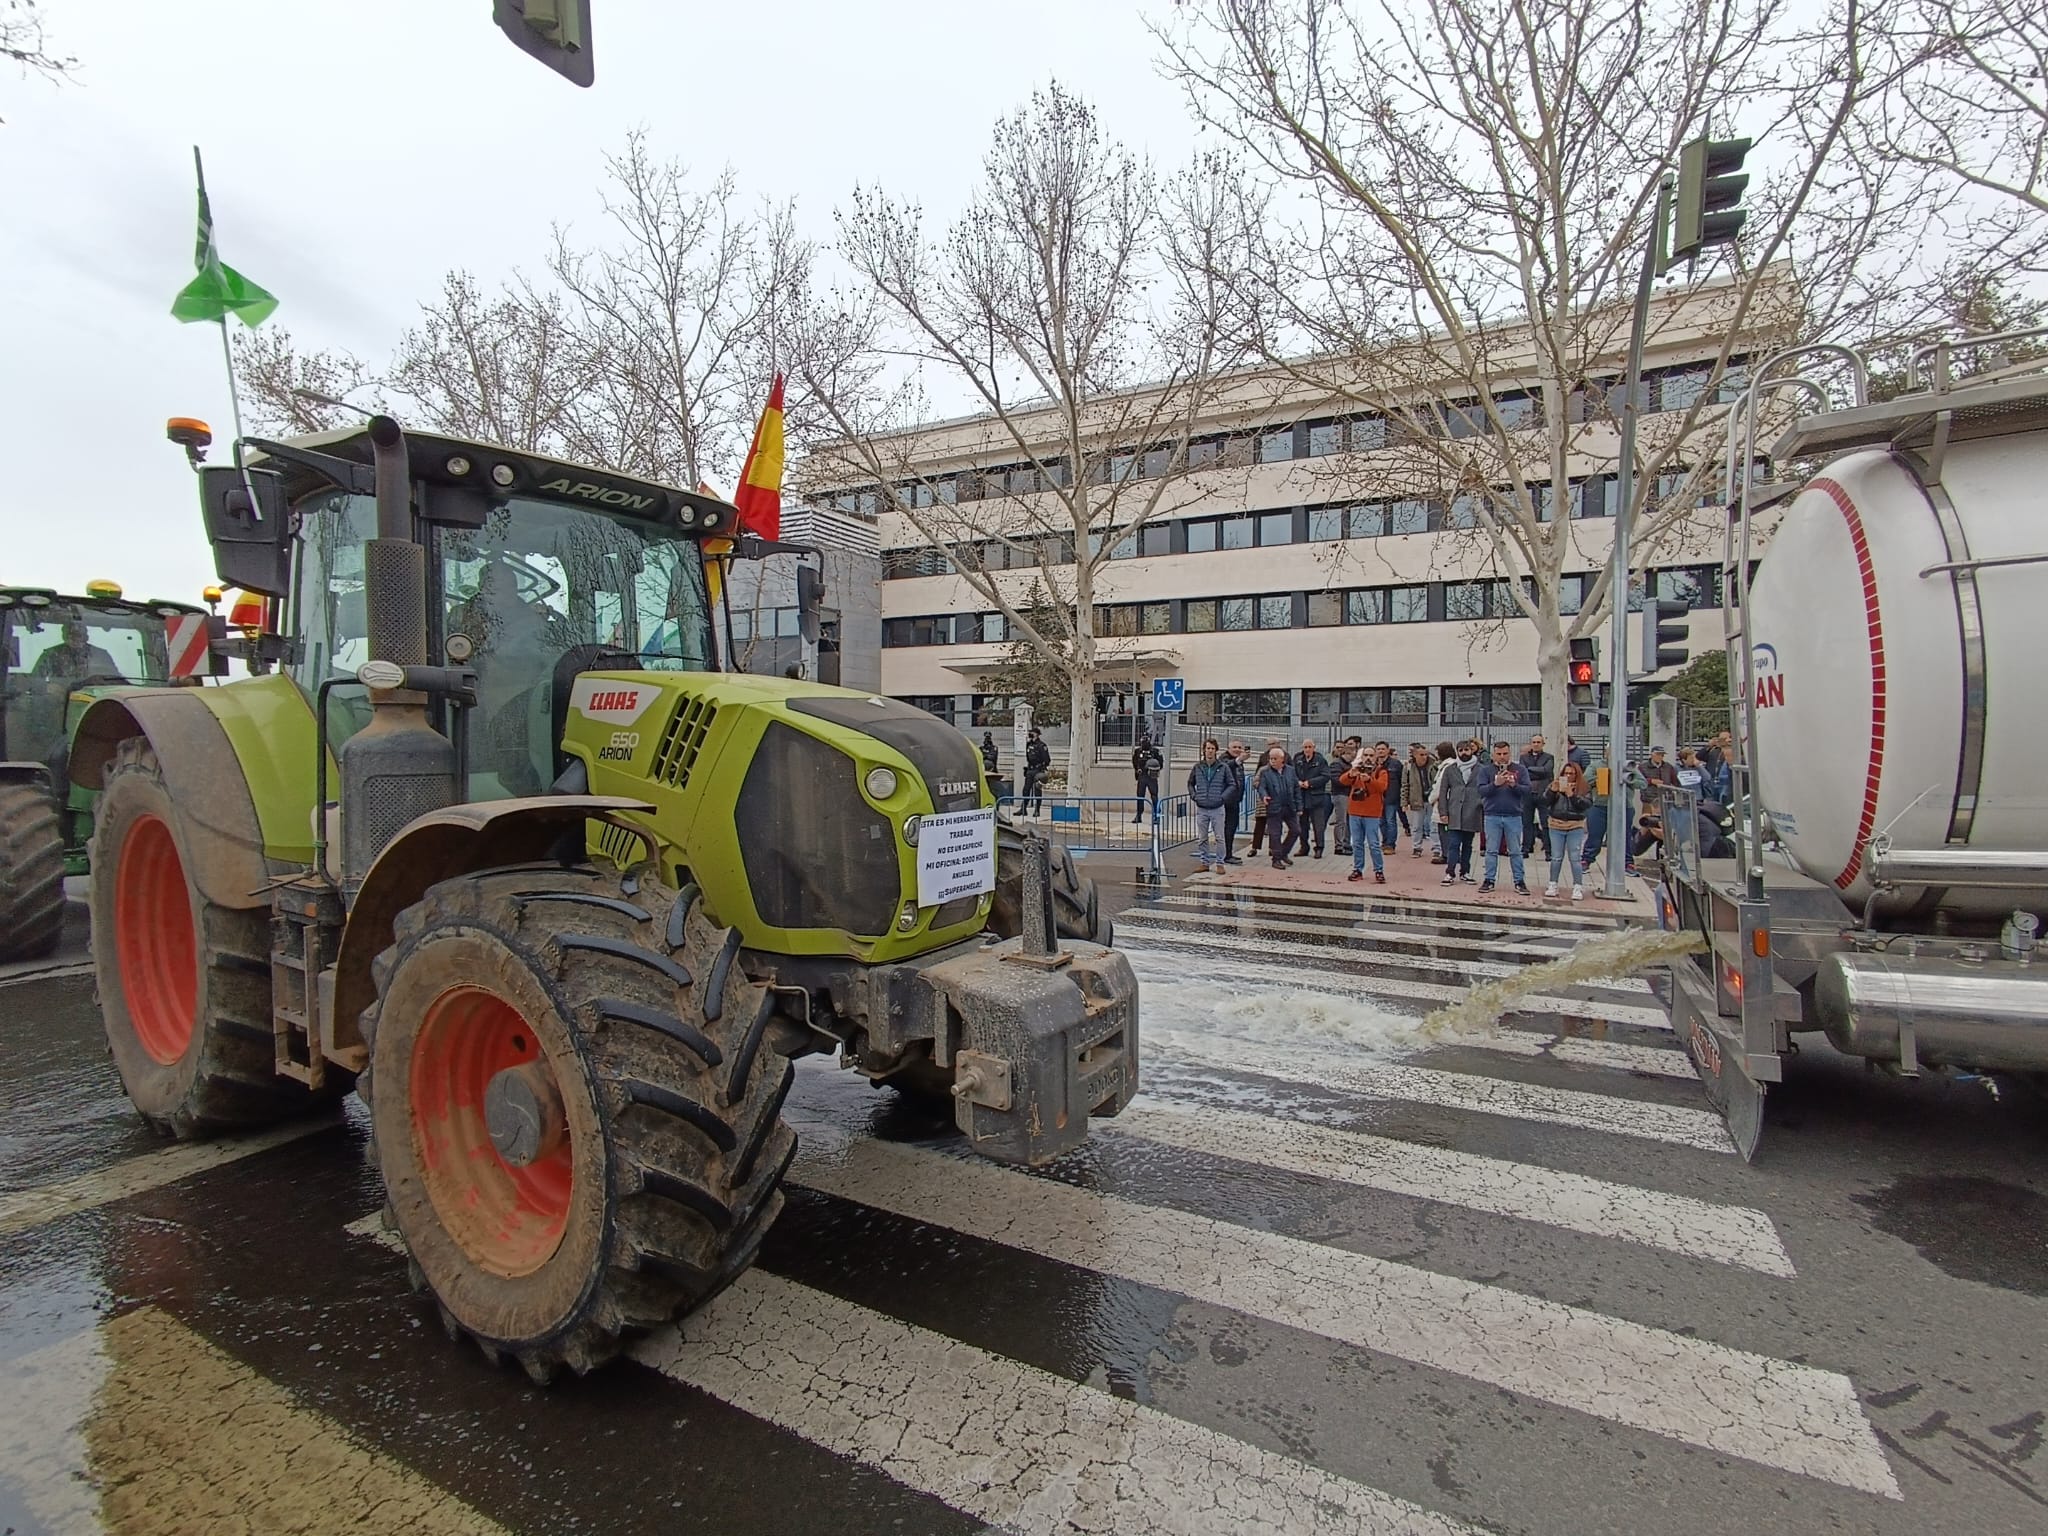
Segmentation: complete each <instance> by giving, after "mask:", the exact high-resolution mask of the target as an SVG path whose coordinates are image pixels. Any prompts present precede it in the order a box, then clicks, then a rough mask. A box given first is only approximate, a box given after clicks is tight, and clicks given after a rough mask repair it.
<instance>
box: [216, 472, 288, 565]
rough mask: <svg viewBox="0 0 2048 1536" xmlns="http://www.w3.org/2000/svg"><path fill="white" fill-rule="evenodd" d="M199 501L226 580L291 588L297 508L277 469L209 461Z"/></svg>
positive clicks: (217, 562)
mask: <svg viewBox="0 0 2048 1536" xmlns="http://www.w3.org/2000/svg"><path fill="white" fill-rule="evenodd" d="M199 501H200V506H201V508H202V509H203V511H204V513H205V517H206V538H207V541H208V542H209V543H210V544H212V545H213V568H214V570H215V571H216V572H218V573H219V576H220V579H221V582H222V583H223V584H224V585H226V586H231V587H240V588H242V589H243V590H244V591H248V592H260V593H262V594H263V595H264V596H266V597H283V596H284V595H285V594H286V593H287V592H288V591H290V590H291V580H292V539H291V512H290V508H288V507H287V506H286V505H285V499H284V482H283V480H282V479H281V478H280V476H279V475H278V473H277V471H275V470H268V469H250V470H240V469H236V468H234V467H233V466H231V465H226V464H218V465H214V464H209V465H206V466H203V467H202V468H201V469H200V471H199Z"/></svg>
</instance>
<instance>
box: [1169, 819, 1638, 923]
mask: <svg viewBox="0 0 2048 1536" xmlns="http://www.w3.org/2000/svg"><path fill="white" fill-rule="evenodd" d="M1238 853H1239V857H1241V858H1243V859H1244V863H1243V864H1241V865H1236V864H1233V865H1228V866H1226V867H1225V869H1224V872H1223V873H1222V874H1212V875H1202V874H1195V873H1192V872H1190V873H1187V874H1186V875H1185V876H1184V877H1182V878H1184V881H1185V883H1186V884H1187V885H1189V886H1202V885H1228V886H1251V887H1255V888H1257V889H1259V890H1273V891H1313V892H1315V893H1316V894H1317V895H1329V894H1333V893H1342V892H1347V891H1348V892H1352V893H1358V892H1364V893H1366V894H1368V895H1372V894H1377V895H1381V896H1386V895H1398V896H1407V897H1412V898H1417V899H1427V900H1430V901H1445V902H1457V903H1460V904H1466V905H1471V906H1479V907H1512V908H1547V909H1552V910H1557V911H1564V912H1584V913H1589V914H1593V915H1596V916H1600V917H1620V918H1624V919H1626V920H1628V921H1630V922H1638V923H1647V924H1651V925H1654V924H1655V923H1656V921H1657V904H1656V897H1655V895H1654V894H1653V893H1652V891H1651V889H1650V887H1649V885H1648V883H1647V882H1645V881H1643V880H1642V879H1640V878H1637V877H1634V876H1631V877H1630V879H1629V881H1628V892H1629V894H1628V897H1627V899H1626V900H1623V901H1608V900H1605V899H1604V898H1602V897H1601V896H1600V895H1599V892H1600V891H1601V889H1602V888H1603V884H1604V881H1605V879H1606V873H1605V871H1604V870H1603V869H1602V868H1601V867H1600V866H1599V865H1598V864H1595V866H1594V868H1593V873H1592V878H1591V883H1589V884H1588V885H1587V887H1586V899H1585V900H1584V901H1573V900H1572V899H1571V886H1570V884H1569V883H1568V882H1562V881H1561V882H1559V894H1558V895H1557V896H1556V897H1554V898H1550V899H1546V898H1545V897H1544V895H1543V885H1544V880H1545V877H1546V876H1547V875H1548V874H1549V870H1550V861H1549V860H1548V859H1547V858H1546V859H1544V860H1542V861H1541V862H1539V861H1538V860H1536V859H1533V858H1532V859H1529V860H1527V861H1526V863H1525V866H1524V873H1525V875H1526V877H1527V880H1528V884H1529V891H1530V894H1529V895H1527V896H1518V895H1516V894H1515V889H1514V884H1513V879H1512V877H1511V876H1510V875H1509V873H1508V861H1507V859H1506V858H1505V857H1503V858H1502V859H1501V861H1500V886H1499V889H1497V890H1493V891H1489V892H1487V893H1486V894H1485V895H1481V894H1480V891H1479V887H1478V885H1477V884H1473V885H1445V884H1444V883H1443V878H1444V867H1443V865H1441V864H1433V863H1431V862H1430V858H1429V855H1428V854H1425V855H1424V856H1423V857H1421V858H1419V859H1418V858H1416V857H1415V856H1414V855H1413V854H1412V853H1411V852H1410V851H1409V847H1408V843H1407V841H1406V839H1403V841H1402V844H1401V846H1400V848H1399V849H1398V850H1396V851H1395V852H1394V853H1392V854H1389V855H1388V856H1387V860H1386V866H1387V883H1386V884H1385V885H1376V884H1374V882H1373V878H1372V859H1371V857H1370V856H1369V855H1368V857H1367V859H1366V864H1365V879H1364V880H1363V881H1362V882H1358V883H1354V882H1353V881H1352V880H1351V879H1350V874H1351V859H1350V856H1349V855H1348V854H1347V855H1344V856H1341V857H1340V856H1339V855H1338V854H1337V852H1336V851H1335V849H1334V848H1330V849H1327V850H1326V851H1325V854H1324V857H1322V858H1320V859H1318V858H1314V857H1311V856H1308V855H1305V854H1297V855H1296V856H1295V860H1294V867H1293V868H1292V869H1275V868H1273V866H1272V863H1271V861H1270V859H1269V858H1268V857H1267V856H1266V855H1265V854H1263V853H1262V854H1260V855H1259V856H1258V858H1256V859H1254V858H1252V857H1251V855H1250V854H1248V853H1246V852H1245V851H1244V849H1243V847H1242V846H1240V847H1239V850H1238ZM1188 868H1189V870H1190V871H1191V870H1192V864H1191V863H1190V864H1189V866H1188ZM1484 871H1485V861H1484V859H1483V858H1480V857H1475V858H1474V859H1473V861H1472V874H1473V879H1474V880H1475V881H1477V880H1478V878H1479V877H1480V876H1481V875H1482V874H1483V873H1484Z"/></svg>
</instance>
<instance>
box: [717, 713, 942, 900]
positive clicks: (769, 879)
mask: <svg viewBox="0 0 2048 1536" xmlns="http://www.w3.org/2000/svg"><path fill="white" fill-rule="evenodd" d="M854 772H855V769H854V762H853V759H852V758H850V757H848V756H847V755H846V754H845V753H844V752H841V751H839V750H838V749H837V748H836V747H832V746H829V745H827V744H826V743H825V742H822V741H819V740H818V739H817V738H816V737H814V736H806V735H805V734H804V733H803V732H801V731H798V730H794V729H792V728H791V727H789V726H787V725H784V724H783V723H782V722H781V721H779V720H778V721H775V722H774V723H773V724H771V725H770V726H769V727H768V730H767V732H766V733H765V734H764V735H763V736H762V738H761V745H760V748H759V750H757V751H756V752H755V754H754V761H753V762H752V763H751V764H749V765H748V768H747V776H746V779H745V781H744V782H743V783H742V784H741V785H740V793H739V799H738V802H737V803H736V804H735V805H734V807H733V823H734V826H735V828H736V830H737V831H738V833H739V842H740V848H741V850H742V852H743V854H744V857H745V859H746V869H747V886H748V888H749V889H750V890H751V891H752V892H753V896H754V910H755V911H757V912H759V913H760V914H761V917H762V920H763V921H764V922H767V923H769V924H771V925H773V926H774V927H777V928H843V929H844V930H846V932H848V933H853V934H860V935H863V936H867V937H873V936H875V935H879V934H885V933H888V932H889V931H890V925H891V924H892V923H893V922H894V921H895V920H896V911H897V905H898V903H899V902H901V901H902V900H903V876H902V872H901V870H900V868H899V867H898V864H897V851H896V836H895V832H894V830H893V829H892V828H891V827H890V825H889V823H888V821H887V820H886V819H885V818H884V817H883V816H882V815H881V813H880V812H878V811H876V810H875V808H874V807H873V806H871V805H869V804H868V803H867V801H866V800H865V799H863V798H862V796H861V792H860V785H859V784H858V783H857V782H856V781H855V778H854Z"/></svg>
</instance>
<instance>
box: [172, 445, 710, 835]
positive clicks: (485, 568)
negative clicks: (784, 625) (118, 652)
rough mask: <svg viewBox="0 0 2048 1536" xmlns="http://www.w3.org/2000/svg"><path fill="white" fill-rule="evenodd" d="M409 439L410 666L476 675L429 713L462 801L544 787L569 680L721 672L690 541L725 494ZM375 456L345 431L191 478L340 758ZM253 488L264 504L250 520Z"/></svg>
mask: <svg viewBox="0 0 2048 1536" xmlns="http://www.w3.org/2000/svg"><path fill="white" fill-rule="evenodd" d="M409 436H410V441H411V445H412V449H411V456H410V469H411V473H412V476H413V482H414V483H413V529H412V534H413V536H414V537H415V539H416V540H417V542H418V543H419V544H420V546H421V547H422V548H423V549H424V551H425V565H426V572H425V575H426V593H427V631H428V632H427V652H428V654H427V656H426V657H425V658H424V659H425V660H426V661H427V662H429V663H433V664H442V663H445V664H447V665H450V666H455V667H468V668H470V669H473V670H474V672H475V674H476V685H475V703H474V705H473V706H470V707H468V708H466V709H464V710H463V714H464V716H466V718H464V719H461V720H459V721H458V720H456V719H455V718H453V717H452V714H451V712H450V710H449V708H448V706H447V705H446V704H445V703H440V702H437V704H436V705H435V724H436V726H437V728H439V729H441V730H443V731H444V732H446V733H448V734H449V735H450V736H451V738H452V739H454V740H455V742H456V744H457V750H458V754H459V758H460V761H459V765H458V767H459V772H460V774H461V775H462V780H463V782H462V784H461V786H460V788H459V798H460V799H461V800H463V801H477V800H499V799H505V798H510V797H515V796H524V795H535V794H539V793H541V792H542V791H544V790H545V789H547V788H548V786H549V785H550V784H552V783H553V782H554V780H555V779H556V777H557V776H558V775H559V773H560V772H561V770H562V768H563V767H564V766H565V765H566V764H565V759H564V757H563V755H562V753H561V751H560V743H561V739H562V725H563V717H564V713H565V710H566V706H567V699H568V693H569V689H570V687H571V685H572V684H573V681H574V679H575V678H576V676H578V675H579V674H581V673H583V672H588V671H591V670H594V669H598V668H609V669H626V670H633V671H653V672H660V671H692V672H704V671H714V670H716V668H717V646H716V639H715V636H714V633H713V629H712V622H711V601H710V597H709V592H708V588H707V583H706V580H705V565H704V556H703V553H702V548H701V541H702V540H703V539H704V538H706V537H724V536H727V535H728V534H729V533H730V532H731V527H730V524H731V521H732V519H733V517H734V516H735V514H734V512H733V509H732V507H731V506H730V505H728V504H727V503H725V502H721V501H718V500H715V499H714V498H711V497H708V496H696V495H691V494H688V493H685V492H682V491H677V490H674V489H672V488H670V487H667V486H660V485H655V484H652V483H649V482H644V481H637V480H632V479H628V478H625V477H622V476H620V475H617V474H614V473H611V472H608V471H599V470H593V469H588V468H585V467H582V466H578V465H571V464H564V463H561V462H559V461H555V460H549V459H543V458H540V457H538V456H535V455H531V454H524V453H516V452H513V451H511V450H507V449H500V448H494V447H487V446H484V445H480V444H476V443H471V442H462V441H456V440H452V439H446V438H437V437H434V436H431V435H428V434H424V433H414V434H410V435H409ZM372 462H373V454H372V449H371V445H370V441H369V437H368V434H367V431H366V430H365V429H361V428H358V429H354V430H350V431H345V432H336V433H326V434H320V435H316V436H309V437H298V438H292V439H289V440H287V441H284V442H277V443H265V444H262V445H260V447H258V448H257V451H256V452H254V453H253V454H251V455H250V457H249V459H248V469H247V471H246V472H238V471H236V470H233V469H229V468H222V469H208V470H204V471H202V475H203V476H205V477H207V485H206V490H207V495H206V500H207V507H208V515H209V521H210V522H211V523H212V524H213V525H214V528H213V531H214V533H215V537H216V548H217V550H218V549H220V548H222V547H223V546H222V540H221V535H222V534H223V533H229V534H239V535H242V536H243V539H242V540H241V541H239V547H240V548H241V549H243V550H244V551H246V552H247V556H248V560H249V566H250V568H249V569H246V570H244V571H243V572H242V573H241V576H240V577H239V578H238V579H240V580H242V582H243V584H244V585H249V586H252V588H253V589H254V590H258V591H264V592H267V593H269V594H270V595H272V596H274V597H276V598H279V599H281V600H282V610H281V611H282V622H281V625H280V635H279V640H280V642H281V643H280V644H279V645H278V646H277V647H276V651H277V659H278V661H279V663H280V665H281V666H282V669H283V670H284V671H285V672H286V673H287V674H288V675H289V676H290V677H291V678H292V679H293V680H294V681H295V682H297V683H298V685H299V687H300V689H301V690H302V691H303V692H304V693H305V694H306V696H307V699H308V702H312V701H313V700H314V698H315V697H316V696H317V695H318V694H319V692H320V690H321V688H322V686H323V685H329V687H328V699H327V712H326V728H327V735H328V741H329V745H330V746H331V747H333V748H334V749H336V750H338V749H339V748H340V747H341V746H342V745H343V744H344V743H345V742H346V741H347V740H348V739H349V738H350V737H351V736H352V735H354V734H355V732H356V731H358V730H360V729H361V728H362V727H364V726H365V725H367V724H368V723H369V720H370V712H371V705H370V701H369V697H368V690H367V689H366V688H363V687H361V686H360V685H358V684H357V683H356V676H357V672H358V670H359V669H360V668H361V667H362V665H363V663H364V662H366V661H368V660H370V659H371V645H370V631H371V625H370V611H369V601H368V584H367V578H366V569H365V561H366V556H367V551H368V548H369V546H370V543H371V541H373V540H374V539H375V538H376V537H377V531H378V530H377V508H376V500H375V496H374V486H373V484H372V483H371V479H370V475H371V466H372ZM245 482H246V483H245ZM252 489H253V493H254V494H253V495H252ZM259 500H260V501H261V502H262V503H265V504H267V505H264V506H262V507H260V508H259V513H260V515H257V516H251V515H250V511H249V509H250V507H251V506H252V505H255V504H256V503H257V502H258V501H259ZM257 534H267V535H268V539H267V540H265V542H264V543H263V544H261V545H260V546H259V545H258V544H257V543H255V542H254V540H253V539H251V538H250V537H249V536H250V535H257ZM226 547H227V548H230V549H233V548H236V547H238V541H236V540H232V539H231V540H229V541H228V543H227V545H226ZM259 564H260V565H261V569H257V568H256V567H257V566H258V565H259ZM251 578H254V579H253V580H252V579H251Z"/></svg>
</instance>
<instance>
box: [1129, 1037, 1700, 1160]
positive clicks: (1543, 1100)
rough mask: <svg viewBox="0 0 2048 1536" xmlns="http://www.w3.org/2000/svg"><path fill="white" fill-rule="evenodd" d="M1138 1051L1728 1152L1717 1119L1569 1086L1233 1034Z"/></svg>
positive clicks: (1155, 1040) (1156, 1042) (1149, 1042)
mask: <svg viewBox="0 0 2048 1536" xmlns="http://www.w3.org/2000/svg"><path fill="white" fill-rule="evenodd" d="M1145 1046H1146V1050H1147V1052H1148V1053H1149V1055H1150V1057H1151V1059H1152V1060H1153V1061H1155V1062H1158V1061H1164V1062H1168V1063H1172V1064H1177V1065H1182V1066H1192V1067H1209V1068H1215V1069H1221V1070H1223V1071H1234V1072H1250V1073H1252V1074H1254V1075H1255V1076H1258V1077H1276V1078H1279V1079H1281V1080H1282V1081H1285V1082H1295V1083H1307V1084H1310V1085H1312V1086H1314V1087H1318V1088H1335V1089H1340V1090H1343V1091H1345V1092H1350V1093H1358V1094H1363V1095H1365V1096H1366V1097H1367V1098H1372V1099H1405V1100H1407V1101H1409V1102H1411V1103H1416V1104H1433V1105H1436V1106H1437V1107H1439V1108H1442V1109H1458V1110H1467V1111H1470V1112H1472V1113H1475V1114H1482V1115H1503V1116H1506V1117H1508V1118H1510V1119H1515V1120H1534V1121H1539V1122H1542V1123H1544V1124H1549V1125H1569V1126H1575V1127H1577V1128H1578V1129H1580V1130H1587V1131H1604V1132H1606V1133H1608V1134H1609V1135H1614V1136H1633V1137H1638V1138H1641V1139H1643V1140H1647V1141H1664V1142H1672V1143H1675V1144H1676V1145H1678V1146H1682V1147H1696V1148H1698V1149H1699V1150H1700V1151H1703V1152H1726V1153H1730V1154H1732V1153H1733V1152H1734V1151H1735V1143H1734V1142H1733V1141H1731V1140H1729V1137H1728V1129H1727V1127H1726V1126H1724V1125H1723V1124H1722V1123H1721V1117H1720V1116H1719V1115H1716V1114H1714V1113H1712V1112H1711V1111H1709V1110H1704V1109H1686V1108H1683V1107H1681V1106H1678V1105H1672V1104H1649V1103H1644V1102H1642V1101H1641V1100H1637V1099H1621V1098H1615V1097H1613V1096H1612V1095H1609V1094H1602V1093H1586V1092H1583V1091H1581V1090H1579V1089H1576V1088H1546V1087H1542V1086H1539V1085H1537V1084H1534V1083H1517V1082H1510V1081H1507V1080H1505V1079H1502V1078H1495V1077H1481V1076H1478V1075H1476V1074H1474V1073H1469V1072H1445V1071H1440V1070H1438V1069H1437V1068H1434V1067H1415V1066H1407V1065H1395V1064H1391V1063H1374V1062H1363V1063H1361V1062H1359V1061H1357V1060H1355V1059H1353V1058H1351V1057H1348V1056H1344V1055H1340V1054H1337V1053H1335V1052H1328V1051H1315V1050H1305V1049H1303V1048H1301V1047H1300V1046H1299V1045H1298V1044H1294V1043H1290V1044H1288V1045H1286V1046H1284V1047H1281V1046H1275V1045H1271V1044H1268V1043H1266V1042H1264V1041H1260V1040H1254V1039H1249V1038H1246V1037H1243V1036H1235V1035H1232V1036H1218V1035H1209V1034H1201V1035H1197V1034H1191V1033H1189V1032H1188V1031H1185V1030H1166V1031H1155V1032H1154V1033H1152V1034H1151V1035H1149V1036H1147V1037H1146V1041H1145Z"/></svg>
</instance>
